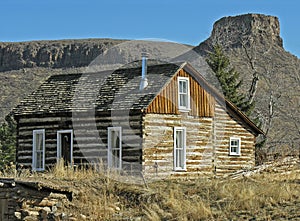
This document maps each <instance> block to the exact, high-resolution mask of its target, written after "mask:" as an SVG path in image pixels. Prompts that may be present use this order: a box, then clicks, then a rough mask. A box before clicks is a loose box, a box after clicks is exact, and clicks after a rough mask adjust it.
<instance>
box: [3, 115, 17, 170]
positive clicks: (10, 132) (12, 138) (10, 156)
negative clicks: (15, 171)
mask: <svg viewBox="0 0 300 221" xmlns="http://www.w3.org/2000/svg"><path fill="white" fill-rule="evenodd" d="M5 120H6V121H5V122H4V123H3V124H2V125H1V126H0V170H2V169H4V168H5V166H8V165H9V164H10V163H12V162H15V155H16V124H15V122H14V120H13V119H12V118H11V117H10V116H7V117H6V119H5Z"/></svg>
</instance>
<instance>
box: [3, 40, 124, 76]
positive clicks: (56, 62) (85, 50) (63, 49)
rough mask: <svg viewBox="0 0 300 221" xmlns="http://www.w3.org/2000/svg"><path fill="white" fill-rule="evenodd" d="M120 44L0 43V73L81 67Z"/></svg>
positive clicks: (84, 41) (101, 41)
mask: <svg viewBox="0 0 300 221" xmlns="http://www.w3.org/2000/svg"><path fill="white" fill-rule="evenodd" d="M121 42H123V41H122V40H113V39H85V40H61V41H59V40H57V41H33V42H19V43H0V71H9V70H18V69H21V68H33V67H51V68H68V67H82V66H86V65H88V64H89V63H90V62H91V61H92V60H94V59H95V58H96V57H97V56H98V55H99V54H101V53H103V51H105V50H106V49H108V48H110V47H112V46H114V45H116V44H119V43H121Z"/></svg>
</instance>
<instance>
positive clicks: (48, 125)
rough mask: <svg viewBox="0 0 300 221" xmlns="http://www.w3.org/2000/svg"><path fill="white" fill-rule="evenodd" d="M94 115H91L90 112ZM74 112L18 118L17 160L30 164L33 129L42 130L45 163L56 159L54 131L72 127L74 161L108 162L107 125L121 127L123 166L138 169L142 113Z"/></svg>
mask: <svg viewBox="0 0 300 221" xmlns="http://www.w3.org/2000/svg"><path fill="white" fill-rule="evenodd" d="M92 114H93V115H92ZM94 116H95V113H77V114H73V116H71V115H64V116H59V115H55V116H50V115H49V116H38V115H36V116H31V117H28V116H26V118H20V119H18V136H17V137H18V138H17V140H18V148H17V163H18V164H19V165H20V164H22V165H23V166H24V167H31V164H32V150H33V130H38V129H45V149H46V150H45V164H46V167H47V165H48V166H49V165H53V164H55V163H56V160H57V131H59V130H67V129H72V130H73V136H74V137H73V162H74V164H82V163H87V162H88V163H94V162H99V161H102V162H103V163H104V164H106V163H107V131H108V129H107V128H108V127H112V126H115V127H122V160H123V165H122V167H123V168H124V169H125V170H128V169H130V170H140V169H141V154H142V151H141V137H142V135H141V133H142V132H141V131H142V129H141V113H129V112H128V111H127V112H118V113H112V112H105V113H98V114H96V117H94Z"/></svg>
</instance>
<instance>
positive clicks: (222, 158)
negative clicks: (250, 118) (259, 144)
mask: <svg viewBox="0 0 300 221" xmlns="http://www.w3.org/2000/svg"><path fill="white" fill-rule="evenodd" d="M230 137H239V138H240V139H241V147H240V148H241V153H240V156H230V155H229V144H230ZM214 146H215V160H214V164H215V165H214V166H215V173H216V175H218V176H222V175H226V174H229V173H232V172H234V171H237V170H240V169H243V168H249V167H253V166H254V165H255V135H254V134H252V133H251V132H250V131H249V130H248V129H247V128H246V127H245V126H244V124H243V123H242V122H241V121H240V120H239V119H237V118H236V117H234V116H230V115H229V114H228V112H227V111H226V110H225V109H224V107H222V106H221V105H219V104H218V103H217V104H216V108H215V116H214Z"/></svg>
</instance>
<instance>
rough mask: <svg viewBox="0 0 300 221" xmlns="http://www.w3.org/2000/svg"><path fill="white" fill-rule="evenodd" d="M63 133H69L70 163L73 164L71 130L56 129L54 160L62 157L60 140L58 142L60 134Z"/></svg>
mask: <svg viewBox="0 0 300 221" xmlns="http://www.w3.org/2000/svg"><path fill="white" fill-rule="evenodd" d="M64 133H70V134H71V147H70V160H71V162H70V164H71V166H72V165H73V130H59V131H57V135H56V141H57V153H56V162H58V161H59V159H60V158H61V157H62V154H61V142H60V140H61V139H60V135H61V134H64Z"/></svg>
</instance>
